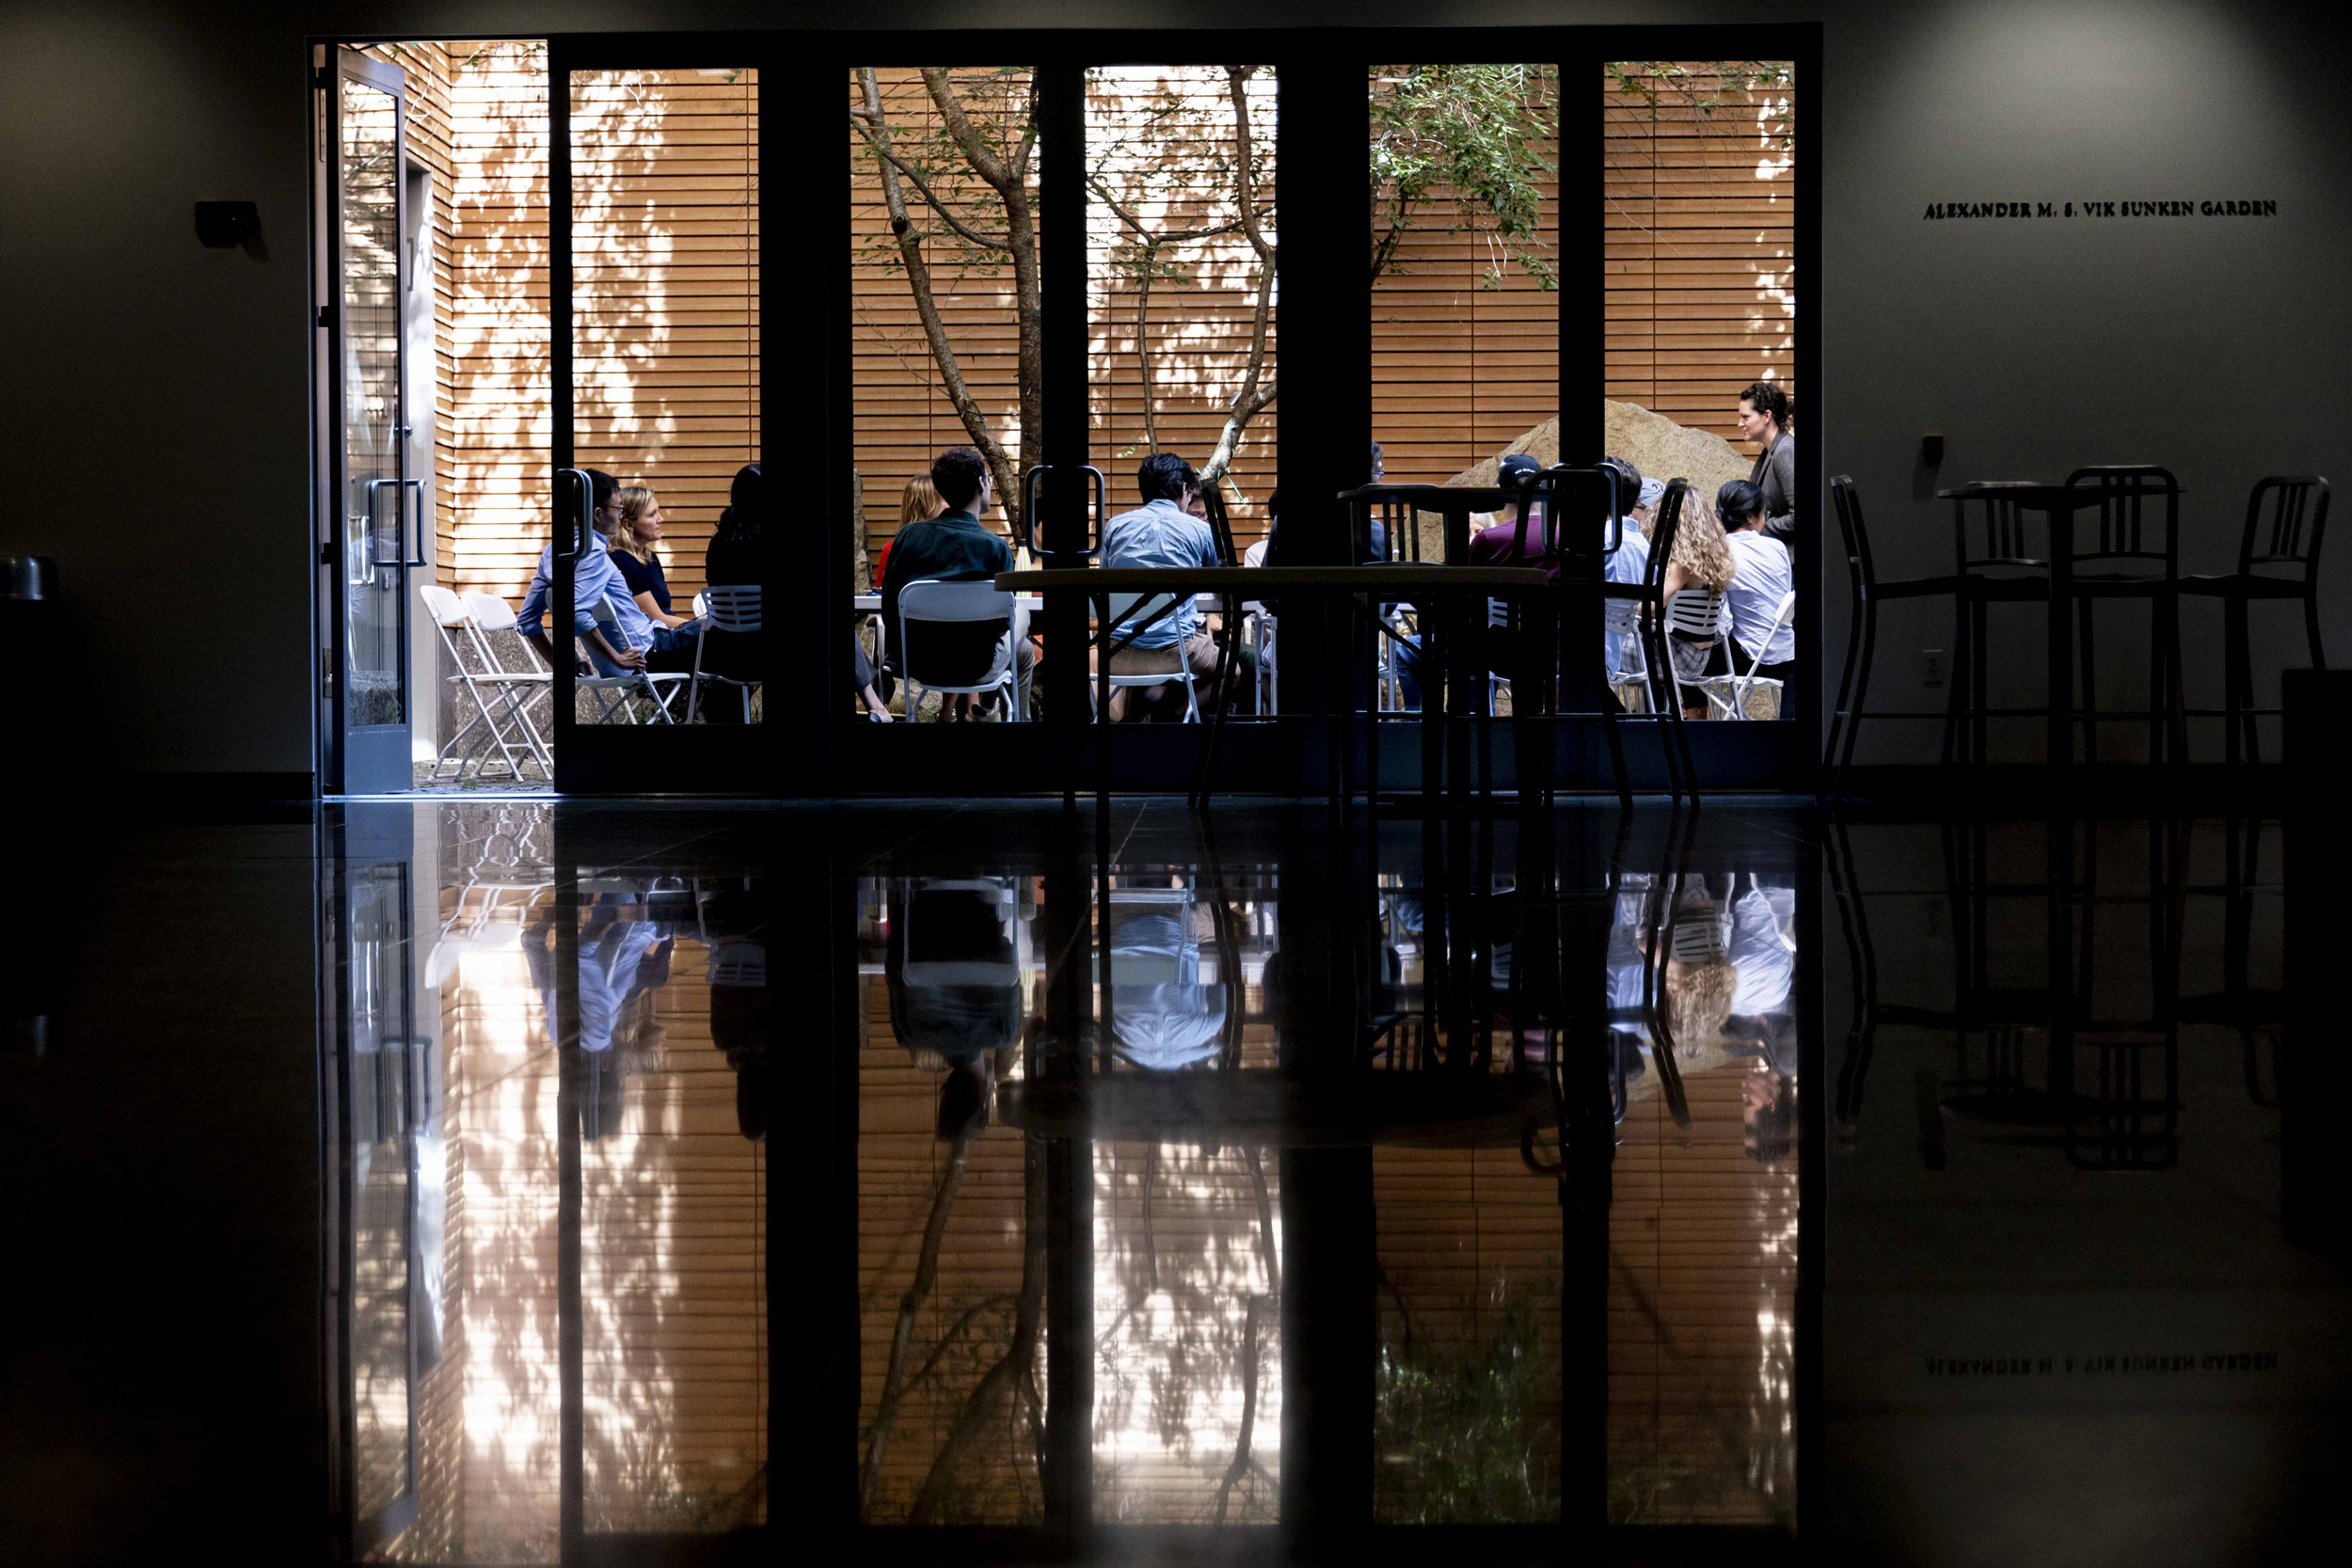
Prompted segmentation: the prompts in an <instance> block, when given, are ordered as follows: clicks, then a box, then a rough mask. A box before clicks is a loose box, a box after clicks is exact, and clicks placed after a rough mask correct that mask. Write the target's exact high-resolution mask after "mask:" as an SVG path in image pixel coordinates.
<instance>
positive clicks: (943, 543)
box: [882, 447, 1035, 709]
mask: <svg viewBox="0 0 2352 1568" xmlns="http://www.w3.org/2000/svg"><path fill="white" fill-rule="evenodd" d="M931 484H932V486H933V487H934V488H936V489H937V490H938V491H939V499H941V500H942V501H944V502H945V503H946V507H947V510H946V512H945V513H943V514H941V515H939V516H936V517H933V518H931V519H930V520H929V521H928V522H919V523H909V524H908V525H907V526H906V527H904V528H902V529H900V530H899V531H898V536H897V537H896V538H894V539H892V540H891V542H890V561H889V563H888V564H887V565H885V566H884V567H883V568H882V635H883V637H884V638H885V640H886V641H887V645H888V648H889V654H888V657H887V658H886V659H885V660H884V662H885V663H887V664H888V665H889V667H890V668H891V669H893V670H895V671H897V672H898V674H899V675H900V676H901V677H904V676H905V675H906V674H907V673H908V671H907V650H906V649H905V648H904V647H901V646H900V645H899V634H900V632H901V630H902V629H904V628H901V626H899V623H898V594H899V591H900V590H902V589H904V588H905V587H906V585H907V584H908V583H911V582H923V581H926V580H930V579H936V580H938V581H940V582H974V581H986V580H987V579H989V578H993V577H994V576H995V575H996V574H997V573H999V572H1009V571H1010V570H1012V565H1013V557H1012V546H1010V545H1008V544H1006V543H1005V541H1004V540H1003V539H1001V538H999V537H998V536H997V535H996V534H995V533H993V532H992V531H990V530H989V529H988V528H987V526H986V525H984V524H983V523H981V521H980V514H982V513H984V512H986V511H987V510H988V509H989V507H990V506H991V505H992V504H993V501H994V499H995V484H994V482H993V480H992V478H991V477H990V475H989V471H988V463H987V460H986V459H984V458H983V457H981V456H980V454H979V452H978V451H976V450H974V449H973V448H971V447H949V448H948V449H947V450H946V451H943V452H941V453H940V454H939V457H938V460H937V461H935V462H934V463H932V464H931ZM1026 622H1027V617H1026V616H1025V615H1024V614H1023V613H1022V612H1021V610H1020V608H1019V607H1018V606H1017V605H1016V606H1015V607H1014V610H1013V616H1012V619H1011V621H1010V622H1005V621H963V622H931V623H916V624H915V626H914V629H912V630H911V631H909V632H908V638H909V640H910V641H913V643H914V652H915V654H916V656H917V657H918V659H919V662H918V664H917V666H916V668H915V670H914V675H915V678H916V679H918V680H926V681H929V680H936V681H940V682H942V683H943V684H946V685H948V686H977V685H978V684H979V683H980V682H982V681H983V680H985V679H987V677H988V673H989V672H990V671H991V670H992V669H994V668H996V660H997V658H998V657H999V655H1000V654H1001V653H1002V652H1003V651H1004V645H1005V643H1006V641H1007V640H1008V639H1009V640H1010V641H1011V643H1012V647H1011V650H1010V651H1011V656H1012V657H1013V659H1014V661H1015V664H1016V678H1017V679H1018V680H1019V681H1020V683H1021V699H1022V706H1023V707H1024V709H1025V708H1026V707H1027V705H1028V692H1029V666H1030V664H1031V663H1032V661H1033V660H1034V658H1035V655H1034V654H1033V653H1032V651H1031V649H1030V647H1029V637H1028V626H1027V625H1026Z"/></svg>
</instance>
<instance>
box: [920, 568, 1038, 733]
mask: <svg viewBox="0 0 2352 1568" xmlns="http://www.w3.org/2000/svg"><path fill="white" fill-rule="evenodd" d="M1017 608H1018V607H1017V606H1016V605H1015V604H1014V602H1013V597H1012V595H1011V594H1005V593H1000V592H998V591H997V589H996V586H995V585H994V584H993V583H990V582H941V581H939V580H938V579H936V578H924V579H923V580H922V581H920V582H910V583H908V584H907V585H906V586H905V587H904V588H901V589H900V590H898V657H899V658H900V659H901V660H902V661H903V662H904V663H905V666H906V668H905V669H903V670H902V671H900V672H899V673H901V674H903V675H904V676H905V677H906V683H907V717H908V718H909V719H913V718H914V712H915V708H916V707H917V706H918V705H920V704H921V702H922V700H923V689H924V688H926V687H929V688H930V689H931V690H933V691H941V692H946V693H948V694H950V695H954V696H965V695H977V694H979V693H982V692H990V691H995V690H998V689H1002V690H1003V691H1004V692H1005V696H1006V702H1007V704H1008V705H1009V706H1010V708H1011V709H1012V714H1013V717H1014V718H1015V719H1016V720H1018V719H1020V718H1021V717H1022V714H1021V687H1020V683H1019V681H1018V680H1016V679H1015V678H1014V673H1015V671H1016V670H1018V668H1019V667H1020V658H1019V650H1017V649H1015V648H1014V647H1013V646H1012V645H1011V642H1010V640H1009V638H1008V639H1007V640H1006V641H1004V642H1002V643H1001V644H1000V646H999V649H998V653H997V657H995V658H994V659H993V661H992V662H991V663H990V665H989V668H988V670H987V671H986V672H985V673H983V674H982V675H981V676H980V677H979V679H978V680H977V682H975V683H973V684H968V685H967V684H956V683H953V682H948V681H939V680H933V679H930V675H941V674H946V673H948V672H946V671H943V670H937V669H933V670H931V671H930V672H929V673H928V674H927V673H925V672H924V671H922V670H918V669H917V668H915V660H914V643H912V642H911V641H908V638H907V627H908V625H909V624H910V623H913V622H925V621H928V622H932V623H936V624H948V625H954V624H964V625H968V624H970V623H973V622H976V621H1000V622H1002V623H1003V624H1004V626H1005V628H1006V630H1007V632H1009V631H1010V630H1011V628H1012V624H1013V616H1014V612H1015V610H1017Z"/></svg>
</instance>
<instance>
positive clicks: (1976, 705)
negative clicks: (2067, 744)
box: [1948, 480, 2069, 764]
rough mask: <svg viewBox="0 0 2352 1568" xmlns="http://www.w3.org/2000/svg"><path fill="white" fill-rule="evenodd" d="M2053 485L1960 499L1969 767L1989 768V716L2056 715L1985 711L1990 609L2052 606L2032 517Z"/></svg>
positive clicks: (1958, 678)
mask: <svg viewBox="0 0 2352 1568" xmlns="http://www.w3.org/2000/svg"><path fill="white" fill-rule="evenodd" d="M2047 489H2048V486H2046V485H2042V484H2036V483H2032V482H2030V481H2024V480H2019V481H2013V482H2012V481H1998V482H1994V483H1983V484H1971V485H1969V486H1968V487H1967V490H1966V492H1965V493H1964V494H1962V495H1958V496H1955V497H1954V498H1953V500H1952V532H1953V538H1954V543H1955V546H1956V552H1957V555H1956V559H1957V562H1958V578H1957V589H1958V595H1959V601H1960V611H1959V614H1958V615H1957V617H1956V618H1955V626H1957V628H1958V634H1957V636H1956V637H1955V638H1954V641H1955V642H1957V643H1958V646H1957V647H1955V648H1954V649H1953V651H1952V679H1953V681H1954V683H1955V689H1954V690H1953V692H1952V708H1953V713H1954V716H1955V722H1954V724H1953V726H1952V729H1951V730H1950V731H1949V732H1948V733H1949V734H1951V735H1952V736H1955V737H1956V738H1957V739H1958V741H1959V758H1960V760H1961V761H1963V762H1966V763H1972V764H1973V763H1981V762H1982V761H1983V760H1984V755H1985V721H1986V720H1988V719H2022V718H2029V717H2032V716H2035V715H2038V714H2044V713H2047V712H2048V708H2047V707H2046V706H2044V707H2038V708H2034V707H2018V708H1997V709H1996V708H1990V707H1987V706H1985V704H1984V693H1985V688H1986V684H1987V683H1986V681H1985V657H1984V651H1985V647H1986V638H1985V626H1986V621H1987V619H1988V617H1987V614H1986V610H1987V609H1988V607H1990V606H1992V605H1996V604H2039V605H2047V604H2048V603H2049V602H2050V577H2049V573H2050V562H2049V557H2048V553H2047V546H2046V544H2045V546H2044V548H2043V553H2042V554H2041V555H2036V554H2034V553H2033V543H2032V537H2031V526H2032V519H2033V518H2034V517H2036V516H2037V515H2044V516H2045V522H2044V524H2043V526H2044V527H2046V526H2047V523H2046V515H2045V514H2042V513H2040V512H2038V511H2037V509H2036V507H2035V505H2034V501H2035V499H2036V498H2038V497H2041V496H2042V495H2043V494H2044V493H2045V492H2046V491H2047ZM1972 508H1973V509H1974V510H1975V512H1976V521H1977V525H1978V526H1977V532H1976V537H1977V538H1979V539H1980V540H1981V541H1982V544H1981V546H1979V547H1978V548H1976V549H1975V550H1974V551H1973V552H1972V549H1971V546H1970V543H1969V539H1970V534H1969V527H1968V524H1969V512H1970V510H1971V509H1972ZM2068 695H2069V693H2066V692H2058V693H2056V694H2054V697H2053V699H2052V700H2053V701H2058V702H2063V701H2065V700H2066V698H2067V697H2068Z"/></svg>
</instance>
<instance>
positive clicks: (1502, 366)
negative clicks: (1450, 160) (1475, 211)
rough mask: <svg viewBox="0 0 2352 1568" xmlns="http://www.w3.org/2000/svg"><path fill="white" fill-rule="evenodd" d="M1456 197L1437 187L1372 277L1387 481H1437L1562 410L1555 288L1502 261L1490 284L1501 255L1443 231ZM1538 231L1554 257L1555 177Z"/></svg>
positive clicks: (1376, 427) (1378, 415)
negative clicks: (1382, 267) (1383, 268)
mask: <svg viewBox="0 0 2352 1568" xmlns="http://www.w3.org/2000/svg"><path fill="white" fill-rule="evenodd" d="M1392 70H1393V68H1389V67H1377V68H1375V75H1388V74H1391V73H1392ZM1554 86H1555V87H1556V86H1557V83H1556V82H1555V83H1554ZM1553 151H1554V150H1551V149H1547V150H1546V152H1547V155H1551V154H1552V152H1553ZM1453 203H1454V192H1453V191H1452V190H1451V189H1450V188H1446V187H1439V188H1438V189H1437V190H1433V191H1432V192H1431V193H1430V197H1429V200H1428V202H1427V203H1426V205H1425V206H1424V207H1423V208H1422V217H1421V219H1420V220H1419V221H1418V222H1417V224H1416V226H1415V227H1414V228H1413V229H1412V230H1408V231H1407V232H1406V237H1405V240H1404V243H1403V244H1402V245H1399V246H1398V248H1397V255H1396V258H1395V261H1393V262H1392V263H1391V266H1390V267H1389V268H1388V269H1387V270H1386V271H1384V272H1383V273H1382V274H1381V276H1380V277H1378V278H1376V279H1375V280H1374V283H1373V290H1372V431H1373V435H1374V436H1376V437H1378V439H1379V441H1380V444H1381V447H1382V456H1383V458H1384V459H1385V462H1386V465H1387V469H1388V473H1387V478H1388V481H1389V483H1394V484H1437V483H1443V482H1445V481H1446V480H1449V479H1451V478H1453V477H1454V475H1455V474H1458V473H1460V472H1461V471H1462V470H1463V469H1465V468H1469V467H1473V466H1475V465H1476V464H1479V463H1482V462H1484V461H1485V460H1486V459H1487V458H1489V457H1492V456H1494V455H1495V454H1496V453H1498V452H1500V451H1502V449H1503V448H1505V447H1507V446H1509V445H1510V444H1511V443H1512V442H1513V441H1516V440H1518V438H1519V437H1520V436H1524V435H1525V434H1527V432H1529V431H1530V430H1533V429H1534V427H1535V426H1537V425H1539V424H1541V423H1543V421H1544V420H1549V419H1550V418H1551V417H1552V415H1553V414H1555V413H1557V412H1558V411H1559V405H1560V309H1561V305H1562V300H1561V295H1560V292H1559V291H1558V290H1557V289H1547V288H1545V287H1544V286H1543V283H1542V282H1541V281H1540V280H1539V279H1538V278H1536V277H1534V276H1533V275H1531V274H1530V273H1528V272H1527V270H1526V269H1525V268H1522V267H1519V266H1518V265H1516V264H1513V263H1512V262H1510V261H1507V260H1504V261H1501V264H1500V270H1499V272H1497V273H1496V275H1495V277H1493V281H1492V286H1491V287H1490V286H1488V273H1489V269H1490V267H1493V266H1494V265H1495V263H1496V261H1497V257H1496V256H1495V254H1494V253H1493V252H1492V251H1490V250H1489V248H1488V246H1487V244H1486V241H1484V240H1483V239H1481V238H1480V237H1479V236H1478V235H1475V234H1470V233H1460V234H1449V233H1447V232H1445V230H1446V229H1447V228H1449V227H1451V225H1452V224H1453V223H1454V207H1453ZM1537 230H1538V234H1539V237H1540V239H1541V241H1542V243H1543V245H1545V246H1546V247H1547V249H1548V251H1549V254H1550V256H1551V258H1552V260H1553V261H1555V262H1557V261H1559V259H1560V258H1559V241H1560V201H1559V187H1558V184H1557V182H1546V188H1545V190H1544V194H1543V202H1542V206H1541V208H1540V211H1539V215H1538V217H1537ZM1365 252H1366V256H1367V262H1368V261H1369V256H1370V252H1371V236H1370V233H1369V232H1367V234H1366V236H1365Z"/></svg>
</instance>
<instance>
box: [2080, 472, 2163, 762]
mask: <svg viewBox="0 0 2352 1568" xmlns="http://www.w3.org/2000/svg"><path fill="white" fill-rule="evenodd" d="M2066 487H2067V489H2068V490H2070V491H2074V492H2076V493H2077V494H2078V495H2080V496H2081V497H2082V501H2081V503H2080V504H2078V505H2077V506H2076V507H2075V508H2074V510H2075V513H2076V514H2077V515H2080V514H2082V513H2086V512H2087V513H2090V514H2091V515H2093V516H2094V517H2095V518H2096V520H2097V524H2098V531H2097V532H2096V534H2095V535H2093V536H2091V537H2090V539H2088V540H2086V541H2084V545H2082V546H2077V547H2076V549H2075V551H2074V585H2073V592H2074V628H2075V632H2076V634H2077V635H2078V636H2079V637H2080V639H2081V649H2082V653H2081V667H2080V671H2079V673H2078V674H2077V675H2076V677H2075V678H2076V679H2077V680H2078V681H2079V682H2080V683H2081V687H2082V708H2081V710H2080V716H2081V719H2082V721H2083V760H2084V761H2085V762H2097V761H2098V760H2099V719H2100V714H2099V687H2098V673H2097V665H2096V663H2095V661H2094V658H2093V651H2094V650H2095V649H2096V647H2097V645H2098V639H2097V635H2096V633H2095V631H2094V629H2093V626H2092V622H2091V609H2092V607H2093V606H2094V605H2096V604H2097V603H2098V602H2099V601H2100V600H2102V599H2137V600H2141V601H2144V602H2145V603H2146V604H2147V605H2148V607H2149V633H2148V711H2147V712H2146V714H2144V715H2134V714H2118V715H2112V716H2111V717H2115V718H2126V719H2129V718H2142V717H2144V718H2145V719H2146V720H2147V722H2148V760H2149V761H2150V762H2162V761H2164V760H2166V758H2167V757H2168V755H2169V757H2170V759H2171V760H2173V761H2174V762H2182V761H2185V760H2186V759H2187V756H2188V724H2187V718H2186V715H2185V712H2184V710H2183V708H2182V705H2181V599H2180V590H2181V482H2180V481H2179V480H2177V479H2174V478H2173V477H2172V474H2171V472H2170V470H2169V469H2166V468H2161V467H2157V466H2155V465H2154V464H2153V463H2135V464H2118V465H2110V466H2106V467H2090V468H2077V469H2075V470H2074V472H2073V473H2071V474H2069V475H2068V476H2067V478H2066ZM2151 502H2155V503H2158V504H2156V505H2153V506H2152V505H2151V504H2150V503H2151ZM2159 533H2160V534H2161V541H2160V542H2159V543H2152V542H2151V536H2152V535H2153V534H2159ZM2080 537H2081V536H2080V535H2079V534H2078V535H2077V538H2080ZM2086 564H2089V565H2091V566H2093V567H2094V568H2095V569H2094V570H2091V571H2085V570H2083V568H2084V566H2085V565H2086ZM2058 697H2059V693H2057V692H2052V693H2051V694H2050V700H2051V701H2053V702H2056V701H2058ZM2168 743H2169V744H2168Z"/></svg>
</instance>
